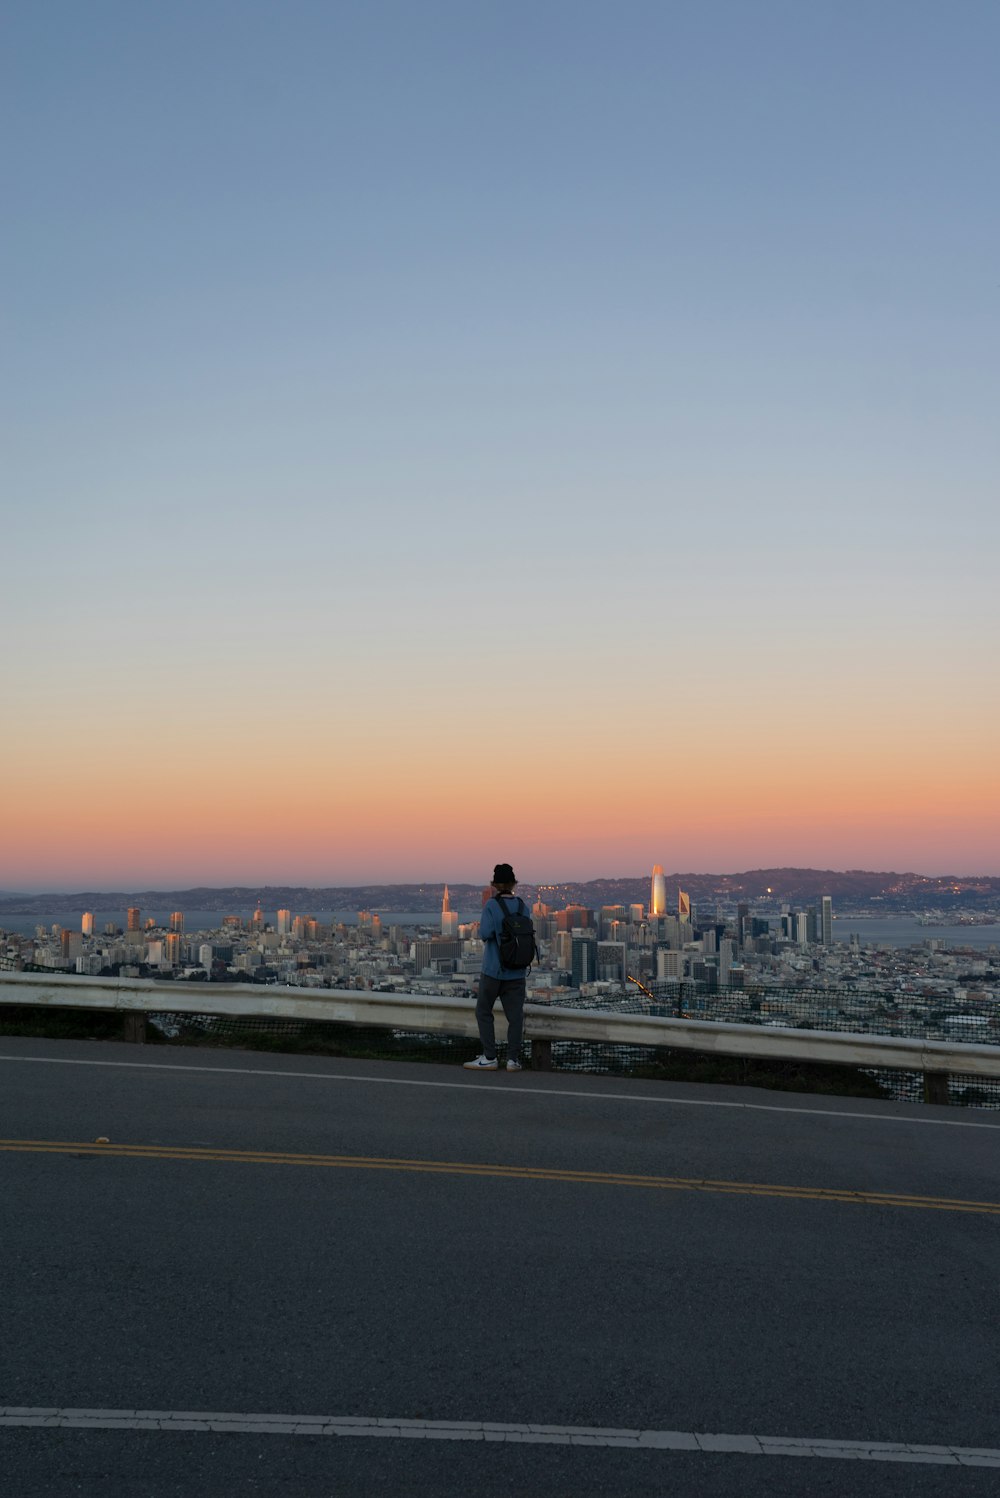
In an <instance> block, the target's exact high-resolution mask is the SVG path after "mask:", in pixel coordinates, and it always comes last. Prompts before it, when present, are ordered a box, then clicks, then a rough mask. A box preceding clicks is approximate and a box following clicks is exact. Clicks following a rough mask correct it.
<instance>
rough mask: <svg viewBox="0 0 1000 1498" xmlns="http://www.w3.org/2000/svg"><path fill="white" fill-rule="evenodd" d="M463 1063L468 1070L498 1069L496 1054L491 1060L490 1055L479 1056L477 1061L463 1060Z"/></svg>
mask: <svg viewBox="0 0 1000 1498" xmlns="http://www.w3.org/2000/svg"><path fill="white" fill-rule="evenodd" d="M462 1065H463V1066H464V1067H465V1070H466V1071H496V1069H497V1058H496V1057H495V1056H494V1057H493V1059H492V1061H491V1060H490V1058H489V1056H477V1057H476V1059H475V1061H463V1062H462Z"/></svg>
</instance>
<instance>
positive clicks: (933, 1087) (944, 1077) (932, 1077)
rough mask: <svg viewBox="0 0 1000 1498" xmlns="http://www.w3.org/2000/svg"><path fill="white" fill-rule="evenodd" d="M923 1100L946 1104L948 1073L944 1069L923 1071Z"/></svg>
mask: <svg viewBox="0 0 1000 1498" xmlns="http://www.w3.org/2000/svg"><path fill="white" fill-rule="evenodd" d="M924 1102H925V1103H942V1104H943V1105H944V1106H945V1107H946V1108H947V1106H948V1073H947V1072H946V1071H925V1072H924Z"/></svg>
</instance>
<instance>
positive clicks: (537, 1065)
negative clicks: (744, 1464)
mask: <svg viewBox="0 0 1000 1498" xmlns="http://www.w3.org/2000/svg"><path fill="white" fill-rule="evenodd" d="M531 1069H532V1071H551V1070H552V1042H551V1040H533V1041H532V1042H531Z"/></svg>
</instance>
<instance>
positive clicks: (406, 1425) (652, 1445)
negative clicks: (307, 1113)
mask: <svg viewBox="0 0 1000 1498" xmlns="http://www.w3.org/2000/svg"><path fill="white" fill-rule="evenodd" d="M0 1426H7V1427H10V1426H19V1427H33V1428H38V1427H42V1428H44V1429H49V1430H156V1431H163V1432H168V1433H169V1432H170V1431H211V1432H217V1433H225V1434H229V1435H246V1436H257V1435H283V1436H355V1437H362V1438H366V1437H367V1438H369V1439H371V1438H372V1437H376V1438H388V1439H393V1438H395V1439H397V1440H404V1441H502V1442H504V1443H506V1444H508V1445H554V1446H617V1447H620V1448H623V1449H626V1450H629V1451H651V1450H652V1451H697V1452H711V1453H713V1454H716V1455H718V1454H729V1455H733V1454H736V1455H743V1456H812V1457H832V1458H835V1459H837V1460H839V1461H845V1460H846V1461H855V1462H922V1463H930V1464H932V1465H934V1466H948V1467H1000V1449H995V1448H993V1447H988V1446H925V1445H908V1444H906V1443H905V1442H886V1441H831V1440H829V1439H827V1438H825V1437H823V1438H817V1439H812V1440H811V1439H809V1438H804V1437H797V1436H750V1435H721V1434H704V1433H699V1432H697V1431H690V1430H617V1429H614V1428H610V1429H609V1428H607V1427H601V1426H590V1425H534V1424H528V1425H504V1424H502V1423H501V1422H499V1421H493V1420H482V1421H479V1420H393V1419H385V1418H372V1417H370V1416H355V1415H242V1414H231V1413H228V1414H226V1413H219V1412H216V1411H208V1410H96V1409H56V1408H51V1407H44V1406H43V1407H30V1406H29V1407H25V1406H0Z"/></svg>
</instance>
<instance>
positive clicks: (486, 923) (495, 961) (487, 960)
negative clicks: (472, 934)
mask: <svg viewBox="0 0 1000 1498" xmlns="http://www.w3.org/2000/svg"><path fill="white" fill-rule="evenodd" d="M518 898H519V897H518V896H517V895H504V902H505V908H506V910H507V914H508V915H515V914H516V913H517V911H518V910H520V908H521V907H520V905H519V904H518V903H517V902H518ZM524 908H525V910H528V907H527V905H525V907H524ZM529 913H530V912H529ZM502 925H503V915H502V914H501V911H500V901H499V900H498V899H497V897H496V895H494V896H493V898H492V899H490V900H487V902H486V904H485V905H484V906H483V914H482V918H481V919H480V922H479V935H480V936H481V937H482V939H483V972H484V973H485V974H486V976H487V978H523V977H524V974H525V971H526V969H525V968H523V967H503V966H502V964H501V962H500V945H499V938H500V928H501V926H502Z"/></svg>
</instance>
